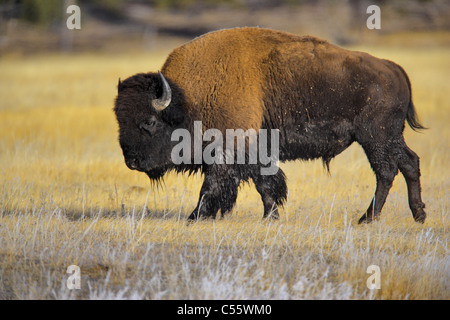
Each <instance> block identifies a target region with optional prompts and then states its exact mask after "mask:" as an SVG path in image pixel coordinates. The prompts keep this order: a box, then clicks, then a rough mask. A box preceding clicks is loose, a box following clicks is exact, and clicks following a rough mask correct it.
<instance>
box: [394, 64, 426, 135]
mask: <svg viewBox="0 0 450 320" xmlns="http://www.w3.org/2000/svg"><path fill="white" fill-rule="evenodd" d="M397 66H398V67H399V68H400V70H401V71H402V73H403V75H404V76H405V79H406V82H407V83H408V89H409V104H408V109H407V111H406V122H408V125H409V126H410V127H411V129H413V130H414V131H419V130H425V129H427V128H426V127H424V126H423V125H422V124H421V123H420V122H419V119H418V118H417V113H416V109H415V108H414V104H413V102H412V91H411V82H410V81H409V77H408V75H407V74H406V72H405V70H403V68H402V67H400V66H399V65H397Z"/></svg>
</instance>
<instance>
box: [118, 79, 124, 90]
mask: <svg viewBox="0 0 450 320" xmlns="http://www.w3.org/2000/svg"><path fill="white" fill-rule="evenodd" d="M122 89H123V85H122V81H121V80H120V78H119V82H118V83H117V92H120V91H122Z"/></svg>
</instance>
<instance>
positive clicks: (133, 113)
mask: <svg viewBox="0 0 450 320" xmlns="http://www.w3.org/2000/svg"><path fill="white" fill-rule="evenodd" d="M114 112H115V114H116V117H117V121H118V123H119V142H120V146H121V147H122V151H123V155H124V157H125V163H126V164H127V166H128V167H129V168H130V169H132V170H138V171H142V172H145V173H147V175H148V176H149V177H150V179H159V178H160V177H162V176H163V175H164V173H165V172H166V171H167V170H168V169H170V168H171V166H172V161H171V157H170V154H171V150H172V142H171V139H170V138H171V134H172V131H173V130H174V129H176V128H179V127H180V125H182V123H183V121H184V112H183V110H182V107H181V96H180V94H178V92H177V89H176V88H175V86H174V85H173V83H172V84H169V82H168V81H167V80H166V79H165V78H164V76H163V75H162V73H160V72H159V73H158V74H156V73H147V74H142V73H141V74H137V75H134V76H132V77H130V78H128V79H126V80H124V81H123V82H121V81H120V80H119V84H118V95H117V98H116V104H115V108H114Z"/></svg>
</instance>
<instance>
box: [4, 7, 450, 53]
mask: <svg viewBox="0 0 450 320" xmlns="http://www.w3.org/2000/svg"><path fill="white" fill-rule="evenodd" d="M71 4H76V5H78V6H79V7H80V8H81V30H70V31H69V30H68V29H67V27H66V20H67V18H68V17H69V16H70V14H67V13H66V8H67V7H68V6H69V5H71ZM372 4H376V5H378V6H379V7H380V8H381V29H380V30H369V29H368V28H367V27H366V20H367V19H368V17H369V16H370V14H367V13H366V10H367V7H368V6H369V5H372ZM449 17H450V1H446V0H408V1H406V0H398V1H381V0H371V1H369V0H344V1H335V0H319V1H312V0H280V1H275V0H261V1H257V0H148V1H144V0H93V1H87V0H0V54H5V53H7V52H10V53H11V52H16V53H17V52H20V53H25V54H30V53H36V52H48V51H76V52H79V51H108V52H110V53H113V52H129V51H152V50H158V49H165V48H167V47H174V46H175V45H177V44H179V43H182V42H185V41H186V40H188V39H192V38H194V37H196V36H198V35H201V34H203V33H206V32H208V31H211V30H216V29H221V28H230V27H238V26H260V27H267V28H273V29H279V30H284V31H289V32H293V33H297V34H311V35H315V36H318V37H322V38H326V39H328V40H330V41H331V42H333V43H336V44H339V45H355V44H360V43H363V44H377V43H380V42H382V43H383V44H386V42H388V43H389V42H392V44H397V45H408V46H417V45H419V46H421V45H425V46H429V45H449V44H450V19H449ZM399 34H401V35H402V36H401V37H398V36H394V35H399ZM411 34H413V35H414V36H411Z"/></svg>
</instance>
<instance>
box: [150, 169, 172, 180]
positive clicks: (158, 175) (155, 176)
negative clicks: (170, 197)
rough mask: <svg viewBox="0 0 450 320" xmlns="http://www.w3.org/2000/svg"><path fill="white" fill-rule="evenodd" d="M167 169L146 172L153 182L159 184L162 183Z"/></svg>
mask: <svg viewBox="0 0 450 320" xmlns="http://www.w3.org/2000/svg"><path fill="white" fill-rule="evenodd" d="M166 171H167V169H165V168H157V169H151V170H146V171H145V173H146V174H147V176H148V177H149V178H150V180H151V181H155V182H159V181H161V179H162V177H163V176H164V174H165V173H166Z"/></svg>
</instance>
